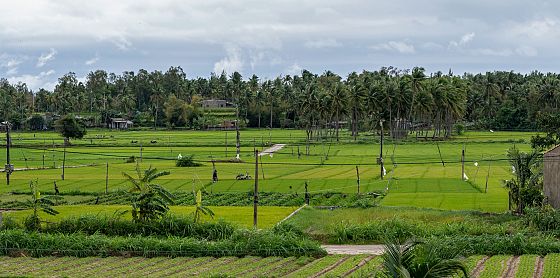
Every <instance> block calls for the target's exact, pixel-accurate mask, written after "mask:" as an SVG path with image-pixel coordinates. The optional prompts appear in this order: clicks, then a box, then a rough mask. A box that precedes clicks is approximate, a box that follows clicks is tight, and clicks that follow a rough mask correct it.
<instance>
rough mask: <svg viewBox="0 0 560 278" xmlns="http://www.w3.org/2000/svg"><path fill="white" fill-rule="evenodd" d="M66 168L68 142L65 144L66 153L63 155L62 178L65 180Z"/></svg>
mask: <svg viewBox="0 0 560 278" xmlns="http://www.w3.org/2000/svg"><path fill="white" fill-rule="evenodd" d="M64 168H66V144H64V155H63V157H62V180H64Z"/></svg>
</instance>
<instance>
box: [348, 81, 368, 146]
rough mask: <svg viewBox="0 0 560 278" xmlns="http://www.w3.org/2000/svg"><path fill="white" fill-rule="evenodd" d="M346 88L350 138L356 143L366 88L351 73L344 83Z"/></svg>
mask: <svg viewBox="0 0 560 278" xmlns="http://www.w3.org/2000/svg"><path fill="white" fill-rule="evenodd" d="M346 84H347V87H348V97H349V98H348V108H349V110H350V120H351V122H352V137H353V138H354V141H356V139H357V137H358V121H359V119H360V117H361V115H362V114H363V111H364V110H365V107H366V106H365V104H364V100H365V99H366V87H365V85H364V82H363V80H362V78H360V77H359V76H358V75H357V74H356V73H355V72H353V73H351V74H350V75H349V76H348V78H347V81H346Z"/></svg>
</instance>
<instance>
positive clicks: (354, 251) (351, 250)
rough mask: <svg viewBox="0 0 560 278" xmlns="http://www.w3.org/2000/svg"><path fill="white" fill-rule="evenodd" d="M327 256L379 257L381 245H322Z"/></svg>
mask: <svg viewBox="0 0 560 278" xmlns="http://www.w3.org/2000/svg"><path fill="white" fill-rule="evenodd" d="M321 247H323V248H324V249H325V250H327V253H329V255H364V254H365V255H381V254H383V250H384V249H383V248H384V247H383V245H322V246H321Z"/></svg>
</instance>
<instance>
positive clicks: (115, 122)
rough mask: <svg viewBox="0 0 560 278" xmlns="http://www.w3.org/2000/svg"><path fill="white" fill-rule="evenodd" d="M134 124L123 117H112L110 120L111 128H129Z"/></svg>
mask: <svg viewBox="0 0 560 278" xmlns="http://www.w3.org/2000/svg"><path fill="white" fill-rule="evenodd" d="M133 125H134V123H133V122H131V121H129V120H125V119H123V118H111V120H110V122H109V128H110V129H129V128H131V127H132V126H133Z"/></svg>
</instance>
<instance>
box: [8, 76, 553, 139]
mask: <svg viewBox="0 0 560 278" xmlns="http://www.w3.org/2000/svg"><path fill="white" fill-rule="evenodd" d="M558 85H560V77H559V76H558V75H557V74H552V73H549V74H543V73H539V72H533V73H531V74H525V75H524V74H519V73H513V72H487V73H485V74H476V75H473V74H464V75H462V76H458V75H453V74H452V73H451V72H449V73H448V74H443V73H441V72H437V73H433V74H429V75H428V74H426V72H425V70H424V69H423V68H421V67H415V68H413V69H412V70H400V69H397V68H394V67H383V68H381V69H379V70H376V71H363V72H361V73H356V72H352V73H350V74H349V75H347V76H346V77H345V78H343V77H341V76H339V75H337V74H335V73H333V72H331V71H326V72H324V73H322V74H320V75H319V74H314V73H311V72H309V71H307V70H303V71H302V73H301V74H300V75H294V76H291V75H285V76H280V77H277V78H275V79H272V80H263V79H259V77H258V76H256V75H252V76H250V77H249V78H248V79H243V77H242V75H241V74H240V73H238V72H234V73H232V74H231V75H227V74H226V73H222V74H212V75H211V76H210V77H209V78H201V77H199V78H194V79H189V78H187V77H186V74H185V73H184V72H183V70H182V69H181V68H180V67H171V68H170V69H169V70H167V71H166V72H161V71H153V72H148V71H146V70H139V71H138V72H131V71H127V72H124V73H123V74H121V75H116V74H114V73H107V72H105V71H103V70H97V71H94V72H90V73H89V74H88V75H87V76H86V78H85V81H84V82H80V81H79V79H78V78H77V77H76V75H75V74H74V73H68V74H65V75H64V76H62V77H60V78H59V80H58V83H57V84H56V86H55V88H54V90H53V91H48V90H45V89H40V90H38V91H36V92H32V91H31V90H29V89H28V88H27V86H26V85H25V84H23V83H18V84H10V83H9V82H8V81H7V80H6V79H0V118H1V119H0V120H2V121H3V120H9V121H11V122H13V123H14V124H15V127H16V128H17V127H23V126H24V123H25V121H26V120H27V119H29V117H30V116H31V115H32V114H33V113H44V112H50V113H53V114H58V115H64V114H67V113H81V114H90V115H95V116H96V117H97V118H98V123H97V124H99V125H103V123H104V122H106V121H107V120H108V119H109V118H110V117H117V116H121V117H127V118H130V119H133V120H135V121H136V122H137V124H139V125H153V126H163V125H164V124H165V113H164V110H165V104H166V103H167V102H168V101H169V100H170V99H171V97H175V98H177V99H180V100H181V101H184V102H185V103H188V104H191V105H193V106H196V105H199V101H200V100H201V99H225V100H228V101H230V102H233V103H235V104H236V107H237V109H236V112H237V113H236V114H237V117H238V118H239V120H240V121H241V122H244V123H245V124H246V125H248V126H252V127H297V128H304V129H306V130H307V132H308V135H309V137H310V138H311V137H315V136H316V137H320V136H330V137H331V138H337V139H338V138H339V134H340V129H342V128H347V129H349V130H350V131H351V134H352V135H353V136H354V137H356V136H358V133H359V132H361V131H364V130H375V129H378V128H379V122H380V120H383V121H384V122H385V127H386V128H387V130H388V131H389V132H390V134H391V135H392V136H393V137H397V138H398V137H403V136H407V135H410V134H411V132H414V133H415V136H420V137H425V138H428V137H430V138H434V137H438V138H442V137H443V138H445V137H448V136H450V135H451V132H452V130H453V126H454V124H456V123H457V122H465V123H469V124H473V125H476V126H477V127H481V128H492V129H534V128H538V126H536V124H535V122H536V120H535V119H536V118H538V117H539V115H540V114H542V113H557V111H558V106H559V104H560V87H559V86H558Z"/></svg>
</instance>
